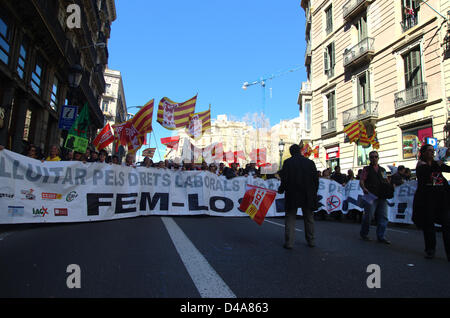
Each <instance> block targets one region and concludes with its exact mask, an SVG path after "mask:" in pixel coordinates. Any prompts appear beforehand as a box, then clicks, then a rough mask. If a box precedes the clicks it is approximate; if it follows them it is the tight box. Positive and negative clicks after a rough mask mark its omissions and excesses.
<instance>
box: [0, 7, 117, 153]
mask: <svg viewBox="0 0 450 318" xmlns="http://www.w3.org/2000/svg"><path fill="white" fill-rule="evenodd" d="M115 18H116V12H115V4H114V1H113V0H75V1H65V0H29V1H14V0H4V1H1V3H0V101H1V103H0V117H1V121H0V144H2V145H5V146H6V147H7V148H8V149H11V150H13V151H16V152H19V153H22V152H23V151H24V149H25V148H26V146H27V145H28V144H35V145H36V146H38V147H40V148H41V149H42V151H43V152H44V153H46V152H47V151H48V149H49V147H50V145H53V144H55V145H60V146H61V145H63V142H64V137H65V134H67V131H65V132H63V131H61V130H60V129H59V128H58V120H59V115H60V112H61V107H62V105H65V104H70V105H76V106H78V109H79V111H80V110H81V108H82V106H83V105H85V104H87V105H88V106H89V111H90V120H91V127H89V131H88V137H89V139H90V140H92V139H93V138H95V132H96V131H97V129H98V128H101V127H102V125H103V120H104V119H103V114H102V111H101V110H100V106H99V105H100V99H101V96H102V94H103V92H104V89H105V80H104V78H103V72H104V70H105V67H106V65H107V62H108V49H107V42H108V39H109V37H110V32H111V23H112V21H114V20H115ZM76 74H80V75H82V76H81V80H80V81H79V83H77V81H72V82H70V81H69V78H72V79H73V78H74V77H76V76H75V75H76ZM78 78H79V76H78ZM69 84H71V85H72V86H73V87H71V86H70V85H69ZM77 84H78V85H77Z"/></svg>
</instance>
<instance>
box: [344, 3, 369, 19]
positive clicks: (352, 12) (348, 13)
mask: <svg viewBox="0 0 450 318" xmlns="http://www.w3.org/2000/svg"><path fill="white" fill-rule="evenodd" d="M373 1H374V0H349V1H347V2H346V3H345V4H344V6H343V7H342V15H343V16H344V20H346V21H350V20H351V19H353V18H354V17H355V16H356V15H357V14H359V13H360V12H361V11H363V10H365V9H366V8H367V7H368V6H369V4H371V3H372V2H373Z"/></svg>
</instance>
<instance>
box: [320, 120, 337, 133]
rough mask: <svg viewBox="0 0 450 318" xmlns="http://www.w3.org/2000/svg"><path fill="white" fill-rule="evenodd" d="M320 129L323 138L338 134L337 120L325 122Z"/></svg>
mask: <svg viewBox="0 0 450 318" xmlns="http://www.w3.org/2000/svg"><path fill="white" fill-rule="evenodd" d="M320 128H321V129H320V131H321V135H322V136H324V135H327V134H331V133H333V132H336V119H332V120H329V121H326V122H323V123H322V125H321V127H320Z"/></svg>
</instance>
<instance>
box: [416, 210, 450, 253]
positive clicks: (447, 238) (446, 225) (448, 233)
mask: <svg viewBox="0 0 450 318" xmlns="http://www.w3.org/2000/svg"><path fill="white" fill-rule="evenodd" d="M423 237H424V239H425V251H427V252H432V253H434V252H435V250H436V230H435V227H434V218H426V219H425V222H424V225H423ZM442 239H443V241H444V247H445V253H446V254H447V259H448V260H449V261H450V215H449V213H446V215H445V216H444V217H443V220H442Z"/></svg>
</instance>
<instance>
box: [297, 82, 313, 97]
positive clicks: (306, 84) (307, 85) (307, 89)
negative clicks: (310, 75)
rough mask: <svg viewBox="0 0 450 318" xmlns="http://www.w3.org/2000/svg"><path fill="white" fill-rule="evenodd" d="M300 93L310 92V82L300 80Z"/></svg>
mask: <svg viewBox="0 0 450 318" xmlns="http://www.w3.org/2000/svg"><path fill="white" fill-rule="evenodd" d="M300 92H301V93H302V94H311V92H312V90H311V83H310V82H302V89H301V90H300Z"/></svg>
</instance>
